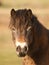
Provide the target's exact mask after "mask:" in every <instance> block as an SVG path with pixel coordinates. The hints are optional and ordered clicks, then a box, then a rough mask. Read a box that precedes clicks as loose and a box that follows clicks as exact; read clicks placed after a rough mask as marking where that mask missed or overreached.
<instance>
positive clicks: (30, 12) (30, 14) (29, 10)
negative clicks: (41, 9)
mask: <svg viewBox="0 0 49 65" xmlns="http://www.w3.org/2000/svg"><path fill="white" fill-rule="evenodd" d="M27 14H28V16H29V17H30V18H32V11H31V9H28V11H27Z"/></svg>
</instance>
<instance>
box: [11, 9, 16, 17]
mask: <svg viewBox="0 0 49 65" xmlns="http://www.w3.org/2000/svg"><path fill="white" fill-rule="evenodd" d="M15 16H16V11H15V10H14V9H11V17H15Z"/></svg>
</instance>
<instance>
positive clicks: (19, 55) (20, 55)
mask: <svg viewBox="0 0 49 65" xmlns="http://www.w3.org/2000/svg"><path fill="white" fill-rule="evenodd" d="M17 56H18V57H25V56H26V54H25V53H19V54H17Z"/></svg>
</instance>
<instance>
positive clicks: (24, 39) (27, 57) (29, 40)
mask: <svg viewBox="0 0 49 65" xmlns="http://www.w3.org/2000/svg"><path fill="white" fill-rule="evenodd" d="M9 27H10V29H11V31H12V38H13V41H14V44H15V47H16V53H17V55H18V56H19V57H23V58H24V61H23V64H24V65H49V30H47V29H46V28H45V27H44V26H43V25H42V24H41V23H40V22H39V21H38V19H37V17H36V16H35V15H34V14H33V13H32V11H31V10H30V9H19V10H16V11H15V10H14V9H12V10H11V19H10V24H9Z"/></svg>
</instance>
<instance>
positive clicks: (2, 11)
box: [0, 0, 49, 65]
mask: <svg viewBox="0 0 49 65" xmlns="http://www.w3.org/2000/svg"><path fill="white" fill-rule="evenodd" d="M12 8H14V9H15V10H17V9H22V8H23V9H24V8H27V9H29V8H30V9H31V10H32V12H33V13H34V14H35V15H36V16H37V17H38V19H39V21H40V22H41V23H42V24H43V25H44V26H45V27H46V28H47V29H48V30H49V0H0V65H21V64H22V62H21V61H22V60H21V58H19V57H17V55H16V51H15V47H14V44H13V42H12V36H11V32H10V30H9V28H8V25H9V21H10V11H11V9H12Z"/></svg>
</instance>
